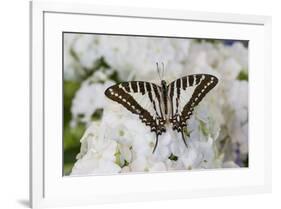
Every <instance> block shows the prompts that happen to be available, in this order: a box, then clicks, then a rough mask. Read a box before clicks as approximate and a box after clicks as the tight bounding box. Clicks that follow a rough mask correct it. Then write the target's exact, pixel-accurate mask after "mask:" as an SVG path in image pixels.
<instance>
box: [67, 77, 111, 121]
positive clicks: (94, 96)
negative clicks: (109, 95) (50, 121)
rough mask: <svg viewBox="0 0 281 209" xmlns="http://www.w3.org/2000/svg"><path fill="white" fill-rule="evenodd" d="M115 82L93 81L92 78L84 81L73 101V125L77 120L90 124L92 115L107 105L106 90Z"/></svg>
mask: <svg viewBox="0 0 281 209" xmlns="http://www.w3.org/2000/svg"><path fill="white" fill-rule="evenodd" d="M112 84H114V83H113V82H112V81H106V82H105V83H93V82H92V80H91V79H88V80H86V81H85V82H83V83H82V85H81V87H80V89H79V90H78V91H77V92H76V94H75V97H74V99H73V101H72V107H71V113H72V117H73V119H72V126H75V125H76V123H77V122H83V123H86V124H89V123H90V122H91V117H92V115H93V114H94V113H95V112H96V111H97V110H99V109H103V108H104V106H105V96H104V91H105V90H106V88H108V87H109V86H111V85H112Z"/></svg>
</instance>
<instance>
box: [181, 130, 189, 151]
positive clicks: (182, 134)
mask: <svg viewBox="0 0 281 209" xmlns="http://www.w3.org/2000/svg"><path fill="white" fill-rule="evenodd" d="M181 136H182V140H183V142H184V144H185V146H186V148H188V146H187V144H186V140H185V138H184V133H183V130H182V131H181Z"/></svg>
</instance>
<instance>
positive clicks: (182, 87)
mask: <svg viewBox="0 0 281 209" xmlns="http://www.w3.org/2000/svg"><path fill="white" fill-rule="evenodd" d="M217 83H218V79H217V78H216V77H215V76H213V75H209V74H194V75H188V76H184V77H182V78H179V79H177V80H175V81H173V82H171V83H170V84H168V85H167V83H166V81H165V80H162V81H161V86H159V85H157V84H154V83H151V82H146V81H129V82H122V83H119V84H116V85H113V86H111V87H109V88H108V89H107V90H106V91H105V95H106V96H107V97H108V98H109V99H111V100H113V101H115V102H117V103H119V104H121V105H122V106H123V107H125V108H126V109H127V110H129V111H130V112H131V113H133V114H137V115H138V116H139V118H140V120H141V122H143V123H144V124H145V125H147V126H149V127H150V130H151V132H155V134H156V143H155V146H154V149H153V152H154V151H155V149H156V147H157V143H158V136H160V135H161V134H162V133H163V132H166V128H167V124H171V125H172V129H173V130H175V131H177V132H179V133H181V135H182V139H183V141H184V143H185V145H186V146H187V143H186V140H185V137H184V128H185V127H186V126H187V121H188V119H189V118H190V117H191V115H192V113H193V110H194V108H195V107H196V106H197V105H198V104H199V102H200V101H201V100H202V99H203V98H204V96H205V95H206V94H207V93H208V92H209V91H210V90H211V89H212V88H214V87H215V86H216V84H217Z"/></svg>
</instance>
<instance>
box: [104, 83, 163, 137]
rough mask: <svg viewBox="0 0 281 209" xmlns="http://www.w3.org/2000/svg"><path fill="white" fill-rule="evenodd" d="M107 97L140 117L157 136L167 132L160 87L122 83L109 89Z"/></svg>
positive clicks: (152, 84)
mask: <svg viewBox="0 0 281 209" xmlns="http://www.w3.org/2000/svg"><path fill="white" fill-rule="evenodd" d="M105 95H106V96H107V97H108V98H110V99H111V100H113V101H115V102H118V103H119V104H121V105H123V106H124V107H125V108H126V109H127V110H129V111H130V112H132V113H134V114H137V115H139V118H140V119H141V121H142V122H143V123H144V124H145V125H147V126H149V127H150V129H151V131H152V132H155V133H156V134H157V135H161V134H162V132H165V131H166V129H165V119H164V117H163V110H162V105H161V104H162V103H163V98H162V96H161V87H160V86H158V85H156V84H154V83H150V82H144V81H131V82H122V83H119V84H116V85H114V86H111V87H109V88H108V89H107V90H106V91H105Z"/></svg>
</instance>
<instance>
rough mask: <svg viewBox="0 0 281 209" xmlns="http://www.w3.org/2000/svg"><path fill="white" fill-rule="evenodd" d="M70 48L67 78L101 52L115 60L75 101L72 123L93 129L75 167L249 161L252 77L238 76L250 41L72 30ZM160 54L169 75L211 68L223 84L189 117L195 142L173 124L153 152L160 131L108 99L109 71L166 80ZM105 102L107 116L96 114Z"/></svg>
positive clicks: (116, 169)
mask: <svg viewBox="0 0 281 209" xmlns="http://www.w3.org/2000/svg"><path fill="white" fill-rule="evenodd" d="M65 50H66V52H69V53H68V54H67V53H66V55H65V60H66V62H65V68H64V69H65V72H64V74H65V78H66V79H76V77H77V76H79V75H80V73H81V72H83V71H85V70H86V71H87V70H88V69H91V68H93V66H94V65H95V62H96V61H97V60H98V59H100V58H104V60H105V62H106V63H107V64H108V65H109V66H110V69H107V71H104V70H97V71H95V72H94V73H93V74H92V75H91V76H90V77H88V78H87V79H86V80H85V81H83V83H82V85H81V87H80V89H79V90H78V91H77V93H76V95H75V98H74V99H73V101H72V109H71V111H72V115H73V120H72V125H75V124H76V123H77V121H78V120H80V122H81V121H82V122H83V123H85V124H87V126H88V129H87V130H86V132H85V133H84V136H83V137H82V139H81V151H80V153H79V154H78V156H77V162H76V163H75V165H74V167H73V169H72V173H71V175H88V174H112V173H120V172H144V171H168V170H188V169H204V168H223V167H239V166H245V165H244V164H243V162H244V161H245V160H247V157H248V81H247V79H242V80H241V79H238V77H239V76H240V75H241V73H242V74H245V75H247V71H248V49H247V48H246V47H244V46H243V44H241V43H240V42H235V43H234V44H232V45H224V44H223V43H222V42H219V41H218V42H214V43H211V42H206V41H197V40H194V39H171V38H145V37H129V36H108V35H91V34H89V35H76V34H67V35H66V36H65ZM71 54H72V55H71ZM73 54H74V56H73ZM161 61H163V62H164V63H165V77H164V79H165V80H166V81H168V82H170V81H172V80H174V79H177V78H179V77H181V76H185V75H188V74H193V73H210V74H213V75H215V76H217V77H218V78H219V84H218V86H217V87H216V88H215V89H213V90H212V91H211V92H210V93H209V94H208V95H207V96H206V98H204V99H203V101H202V102H201V103H200V104H199V106H198V107H197V108H196V109H195V111H194V115H193V117H192V118H191V119H190V120H189V121H188V125H187V130H188V132H189V133H190V136H189V137H187V138H188V139H187V143H188V148H186V147H185V145H184V144H183V141H182V139H181V136H180V135H178V134H177V132H174V131H172V129H171V128H167V132H166V133H164V134H162V135H161V136H160V137H159V144H158V146H157V148H156V151H155V153H154V154H153V153H152V150H153V147H154V144H155V134H154V133H151V132H150V129H149V127H147V126H145V125H144V124H142V123H141V122H140V121H139V119H138V117H137V116H136V115H133V114H131V113H130V112H128V111H127V110H126V109H125V108H123V107H122V106H121V105H119V104H117V103H115V102H113V101H110V100H109V99H106V97H105V96H104V90H105V89H106V88H107V87H108V86H110V85H112V84H114V81H113V80H110V79H109V75H111V74H112V72H117V73H118V75H119V77H120V79H121V80H124V81H128V80H146V81H153V82H156V83H157V82H159V78H158V75H157V72H156V66H155V63H156V62H161ZM81 69H83V70H82V71H81ZM100 81H102V82H100ZM98 109H103V115H102V118H101V120H98V121H92V120H91V116H92V115H93V114H94V113H95V111H96V110H98ZM80 115H83V117H82V118H81V117H79V116H80Z"/></svg>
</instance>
